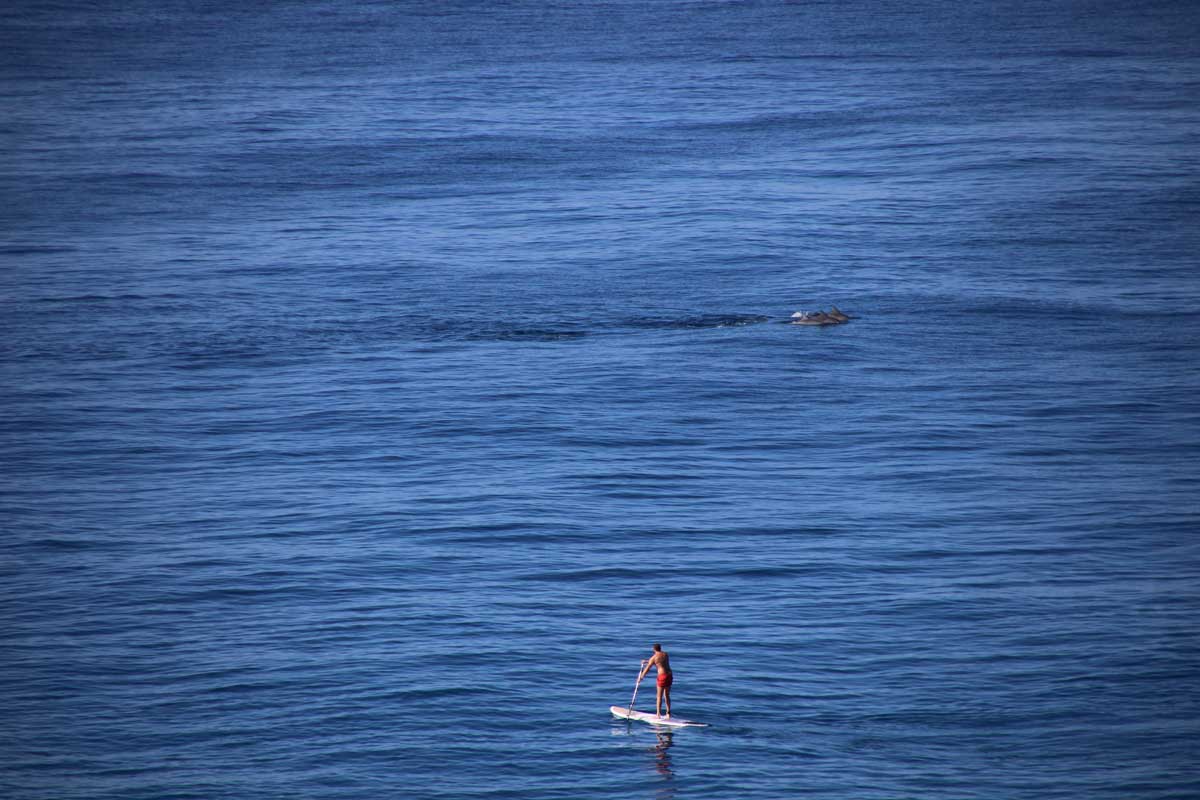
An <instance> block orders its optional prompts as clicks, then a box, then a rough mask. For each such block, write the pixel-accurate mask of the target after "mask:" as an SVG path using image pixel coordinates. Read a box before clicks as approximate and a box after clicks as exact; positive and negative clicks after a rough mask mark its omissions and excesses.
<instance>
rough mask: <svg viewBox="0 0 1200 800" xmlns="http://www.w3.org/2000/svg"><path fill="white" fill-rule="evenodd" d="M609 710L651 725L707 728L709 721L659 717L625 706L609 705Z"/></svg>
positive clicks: (614, 714)
mask: <svg viewBox="0 0 1200 800" xmlns="http://www.w3.org/2000/svg"><path fill="white" fill-rule="evenodd" d="M608 710H609V711H611V712H612V713H613V716H614V717H620V718H621V719H636V720H638V721H640V722H649V723H650V724H651V725H670V726H671V727H672V728H707V727H708V723H707V722H692V721H691V720H686V719H680V718H679V717H659V716H656V715H654V714H651V713H649V712H646V711H631V710H630V709H629V708H627V707H625V706H609V709H608Z"/></svg>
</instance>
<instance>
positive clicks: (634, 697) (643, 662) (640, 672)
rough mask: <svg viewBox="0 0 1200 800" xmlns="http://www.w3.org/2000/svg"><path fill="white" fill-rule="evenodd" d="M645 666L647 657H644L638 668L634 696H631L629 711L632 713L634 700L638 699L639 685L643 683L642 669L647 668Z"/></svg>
mask: <svg viewBox="0 0 1200 800" xmlns="http://www.w3.org/2000/svg"><path fill="white" fill-rule="evenodd" d="M645 667H646V661H645V659H643V660H642V666H641V667H639V668H638V679H637V682H636V683H634V684H633V697H631V698H629V713H630V714H632V713H633V702H634V701H635V700H637V690H638V687H639V686H641V685H642V670H643V669H645Z"/></svg>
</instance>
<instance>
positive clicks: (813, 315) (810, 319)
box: [792, 306, 852, 325]
mask: <svg viewBox="0 0 1200 800" xmlns="http://www.w3.org/2000/svg"><path fill="white" fill-rule="evenodd" d="M850 319H852V317H851V316H849V315H848V314H845V313H843V312H842V310H841V309H839V308H838V307H837V306H830V308H829V311H828V312H825V311H797V312H796V313H795V314H792V324H793V325H841V324H842V323H843V322H847V321H849V320H850Z"/></svg>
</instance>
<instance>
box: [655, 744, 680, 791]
mask: <svg viewBox="0 0 1200 800" xmlns="http://www.w3.org/2000/svg"><path fill="white" fill-rule="evenodd" d="M655 735H656V736H657V737H658V741H657V742H656V743H655V745H654V747H653V748H652V749H653V751H654V770H655V771H656V772H657V773H658V774H659V775H661V776H663V778H665V779H667V780H670V779H671V778H673V777H675V773H674V772H673V771H672V770H671V753H670V750H671V745H673V744H674V741H673V739H672V737H673V736H674V735H675V734H673V733H672V732H671V731H655ZM672 794H674V788H673V787H672V786H671V785H670V784H668V785H667V786H665V787H663V788H662V789H661V790H660V791H659V795H658V796H659V797H669V796H671V795H672Z"/></svg>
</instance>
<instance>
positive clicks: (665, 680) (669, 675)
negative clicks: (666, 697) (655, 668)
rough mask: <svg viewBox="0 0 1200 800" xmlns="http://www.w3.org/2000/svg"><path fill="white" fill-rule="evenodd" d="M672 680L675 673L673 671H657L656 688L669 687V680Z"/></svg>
mask: <svg viewBox="0 0 1200 800" xmlns="http://www.w3.org/2000/svg"><path fill="white" fill-rule="evenodd" d="M673 680H675V673H673V672H660V673H658V688H660V689H669V688H671V681H673Z"/></svg>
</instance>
